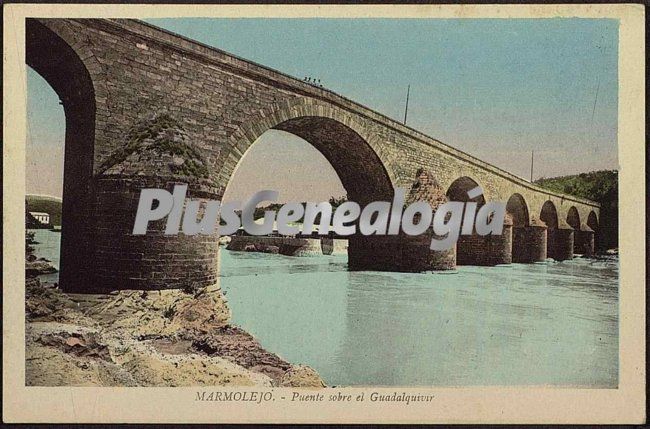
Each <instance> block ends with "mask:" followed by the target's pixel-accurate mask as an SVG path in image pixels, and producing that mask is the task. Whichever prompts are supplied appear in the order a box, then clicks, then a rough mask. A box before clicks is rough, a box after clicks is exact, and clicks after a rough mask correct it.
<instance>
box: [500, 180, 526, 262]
mask: <svg viewBox="0 0 650 429" xmlns="http://www.w3.org/2000/svg"><path fill="white" fill-rule="evenodd" d="M506 212H507V214H508V215H510V217H511V218H512V262H530V261H529V258H528V255H529V251H528V227H529V226H530V213H529V211H528V204H527V203H526V200H525V199H524V197H523V196H522V195H521V194H519V193H514V194H512V195H511V196H510V198H508V202H507V203H506Z"/></svg>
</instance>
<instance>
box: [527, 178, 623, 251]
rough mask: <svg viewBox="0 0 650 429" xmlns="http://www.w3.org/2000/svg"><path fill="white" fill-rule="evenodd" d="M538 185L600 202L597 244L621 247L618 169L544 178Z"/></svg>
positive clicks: (604, 246)
mask: <svg viewBox="0 0 650 429" xmlns="http://www.w3.org/2000/svg"><path fill="white" fill-rule="evenodd" d="M535 183H536V184H538V185H540V186H542V187H544V188H546V189H549V190H552V191H557V192H562V193H564V194H569V195H575V196H576V197H582V198H587V199H590V200H593V201H596V202H598V203H600V218H601V222H600V225H599V230H600V231H599V232H600V234H599V237H597V238H598V243H597V245H598V247H600V248H601V249H603V248H605V249H609V248H614V247H618V171H616V170H601V171H591V172H589V173H580V174H574V175H571V176H561V177H551V178H541V179H539V180H536V181H535Z"/></svg>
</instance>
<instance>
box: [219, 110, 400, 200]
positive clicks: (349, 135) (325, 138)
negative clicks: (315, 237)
mask: <svg viewBox="0 0 650 429" xmlns="http://www.w3.org/2000/svg"><path fill="white" fill-rule="evenodd" d="M270 129H276V130H282V131H286V132H289V133H292V134H294V135H296V136H298V137H300V138H302V139H304V140H306V141H307V142H309V143H310V144H311V145H312V146H314V147H315V148H316V149H317V150H318V151H320V152H321V153H322V154H323V156H324V157H325V158H326V159H327V160H328V162H329V163H330V164H331V165H332V167H333V168H334V170H335V171H336V173H337V174H338V176H339V178H340V179H341V183H342V184H343V187H344V188H345V189H346V191H347V192H348V198H349V199H350V200H353V201H356V202H358V203H359V204H361V205H364V204H367V203H369V202H371V201H378V200H385V201H390V199H392V197H393V192H394V189H393V187H394V184H395V183H396V176H395V174H394V172H393V171H392V169H391V168H390V167H389V165H388V164H387V163H386V162H385V161H384V160H383V159H381V157H380V154H381V150H380V148H379V145H377V144H376V140H375V139H373V138H372V134H371V133H369V132H368V131H367V130H366V129H365V128H364V126H363V125H361V124H360V123H359V122H358V121H356V120H355V119H354V117H353V116H352V115H351V114H350V113H348V112H346V111H345V110H342V109H340V108H337V107H334V106H331V105H329V104H326V103H322V102H319V101H318V100H314V99H301V100H298V101H291V102H286V103H282V104H280V105H278V106H276V107H274V108H271V109H267V110H264V111H260V113H259V115H258V116H256V117H254V118H252V119H250V120H249V121H248V122H246V123H245V124H242V125H241V127H240V128H239V130H238V131H236V132H235V133H234V134H233V135H232V136H231V137H230V139H229V146H230V148H229V151H228V152H227V154H226V156H225V157H224V158H223V159H224V162H223V164H222V165H220V166H218V167H217V169H216V170H217V174H218V176H217V178H216V180H217V182H218V183H219V184H220V185H221V186H222V187H223V188H224V189H225V186H226V185H227V183H229V181H230V178H231V177H232V175H233V173H234V172H235V170H236V168H237V166H238V165H239V162H240V161H241V159H242V157H243V156H244V154H245V153H246V151H247V150H248V149H249V148H250V147H251V146H252V145H253V144H254V143H255V141H257V139H258V138H259V137H260V136H261V135H262V134H264V133H265V132H266V131H267V130H270Z"/></svg>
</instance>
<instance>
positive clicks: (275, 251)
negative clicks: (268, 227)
mask: <svg viewBox="0 0 650 429" xmlns="http://www.w3.org/2000/svg"><path fill="white" fill-rule="evenodd" d="M260 247H261V249H260V250H258V251H259V252H263V253H272V254H274V255H277V254H278V253H280V247H278V246H260Z"/></svg>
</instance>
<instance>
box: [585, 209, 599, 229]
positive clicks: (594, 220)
mask: <svg viewBox="0 0 650 429" xmlns="http://www.w3.org/2000/svg"><path fill="white" fill-rule="evenodd" d="M587 226H588V227H589V228H591V229H593V230H594V231H598V216H596V212H594V211H593V210H592V211H590V212H589V216H587Z"/></svg>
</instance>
